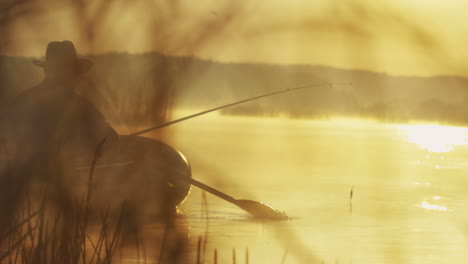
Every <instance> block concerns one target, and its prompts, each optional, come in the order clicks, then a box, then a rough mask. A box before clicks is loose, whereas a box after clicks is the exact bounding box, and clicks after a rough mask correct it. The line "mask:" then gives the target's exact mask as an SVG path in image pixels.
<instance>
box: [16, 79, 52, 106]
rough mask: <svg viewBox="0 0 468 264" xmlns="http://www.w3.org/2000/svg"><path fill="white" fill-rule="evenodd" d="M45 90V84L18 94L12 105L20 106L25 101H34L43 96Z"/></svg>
mask: <svg viewBox="0 0 468 264" xmlns="http://www.w3.org/2000/svg"><path fill="white" fill-rule="evenodd" d="M44 88H45V84H44V83H41V84H38V85H36V86H33V87H31V88H28V89H26V90H24V91H22V92H21V93H20V94H18V95H17V96H16V97H15V98H13V100H12V103H13V104H18V103H21V102H24V101H29V100H32V99H34V98H36V97H39V96H40V95H41V94H42V90H43V89H44Z"/></svg>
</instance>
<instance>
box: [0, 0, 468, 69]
mask: <svg viewBox="0 0 468 264" xmlns="http://www.w3.org/2000/svg"><path fill="white" fill-rule="evenodd" d="M6 1H14V0H6ZM29 1H31V3H30V4H27V5H24V6H20V7H17V8H15V9H13V10H10V12H9V13H8V16H7V17H8V19H7V22H6V23H5V22H4V23H3V25H1V26H2V28H3V29H0V30H2V31H0V33H1V34H2V35H3V36H6V37H4V38H3V40H1V41H0V43H1V45H2V46H1V48H0V52H1V53H2V54H5V55H15V56H18V55H20V56H41V55H43V53H44V51H45V46H46V45H47V43H48V42H49V41H52V40H63V39H69V40H71V41H73V42H74V43H75V44H76V46H77V48H78V51H79V52H80V53H84V54H88V53H94V54H97V53H103V52H110V51H118V52H131V53H141V52H147V51H157V52H161V53H164V54H167V55H178V56H182V55H191V56H197V57H200V58H204V59H212V60H217V61H223V62H252V63H254V62H260V63H274V64H308V65H327V66H333V67H339V68H345V69H364V70H372V71H378V72H384V73H389V74H393V75H417V76H433V75H462V76H468V63H467V62H468V52H466V47H467V46H468V23H465V21H466V18H465V16H466V13H467V12H468V1H461V0H445V1H442V0H393V1H392V0H379V1H371V0H341V1H339V0H313V1H311V0H288V1H281V0H258V1H249V0H236V1H228V0H200V1H193V0H173V1H163V0H134V1H126V0H113V1H111V0H106V1H90V0H76V1H64V0H52V1H47V5H46V4H44V3H43V2H44V1H39V0H29ZM0 21H1V20H0Z"/></svg>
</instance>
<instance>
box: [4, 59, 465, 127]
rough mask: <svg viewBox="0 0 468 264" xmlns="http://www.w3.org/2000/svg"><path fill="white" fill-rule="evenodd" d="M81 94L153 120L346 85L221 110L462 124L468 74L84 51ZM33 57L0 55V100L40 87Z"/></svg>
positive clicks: (124, 115) (115, 113)
mask: <svg viewBox="0 0 468 264" xmlns="http://www.w3.org/2000/svg"><path fill="white" fill-rule="evenodd" d="M88 58H89V59H91V60H92V61H93V62H94V67H93V68H92V70H91V71H90V72H89V73H88V74H87V75H86V76H85V79H84V80H83V82H82V85H80V89H79V92H80V93H81V94H83V95H84V96H86V97H88V98H89V99H90V100H91V101H92V102H93V103H94V104H96V105H97V106H98V108H100V109H101V111H102V112H103V113H104V114H105V115H106V117H107V118H108V119H109V120H110V121H111V122H124V123H127V124H131V123H148V122H151V123H157V122H162V121H164V120H165V119H166V118H167V117H168V114H170V112H171V110H172V109H174V108H184V109H205V108H211V107H215V106H218V105H221V104H225V103H230V102H233V101H237V100H240V99H244V98H248V97H251V96H256V95H259V94H263V93H268V92H271V91H275V90H281V89H286V88H292V87H295V86H301V85H309V84H320V83H343V82H346V83H348V82H350V83H352V85H351V86H340V85H336V86H332V87H328V86H324V87H317V88H312V89H306V90H300V91H295V92H291V93H287V94H281V95H275V96H272V97H269V98H264V99H260V100H258V101H254V102H250V103H247V104H244V105H239V106H235V107H232V108H229V109H226V110H224V111H223V113H224V114H231V115H259V116H288V117H291V118H327V117H331V116H352V117H366V118H375V119H379V120H384V121H397V122H405V121H409V120H424V121H436V122H441V123H454V124H468V107H466V106H467V103H468V79H466V78H462V77H455V76H439V77H430V78H423V77H401V76H390V75H386V74H381V73H375V72H370V71H359V70H343V69H335V68H331V67H324V66H306V65H270V64H252V63H219V62H214V61H209V60H201V59H197V58H192V57H170V56H163V55H160V54H157V53H145V54H136V55H133V54H125V53H109V54H103V55H98V56H88ZM42 78H43V77H42V73H41V70H40V69H39V68H37V67H35V66H33V65H32V64H31V58H23V57H0V103H1V104H2V105H4V104H6V103H7V102H8V101H9V100H11V98H13V97H14V96H15V95H17V94H19V93H20V92H21V91H22V90H25V89H27V88H29V87H32V86H34V85H36V84H38V83H39V82H40V81H41V79H42Z"/></svg>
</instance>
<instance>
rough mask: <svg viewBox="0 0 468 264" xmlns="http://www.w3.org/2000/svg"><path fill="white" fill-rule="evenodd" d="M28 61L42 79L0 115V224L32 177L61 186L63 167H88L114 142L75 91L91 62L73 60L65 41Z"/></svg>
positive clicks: (112, 133) (100, 119)
mask: <svg viewBox="0 0 468 264" xmlns="http://www.w3.org/2000/svg"><path fill="white" fill-rule="evenodd" d="M33 63H34V65H36V66H39V67H41V68H42V69H43V70H44V73H45V79H44V81H43V82H42V83H41V84H39V85H37V86H35V87H33V88H31V89H29V90H26V91H25V92H23V93H21V94H20V95H19V96H17V97H16V98H15V99H13V101H12V102H11V103H10V104H9V105H8V106H6V107H5V108H4V111H3V113H4V114H3V116H0V148H1V150H0V216H1V217H0V218H1V219H0V226H1V225H2V224H3V223H2V219H8V217H6V216H7V215H8V214H10V213H12V211H14V209H15V207H16V206H17V203H18V202H19V201H20V200H21V198H22V196H23V195H24V191H25V187H26V186H27V184H28V183H29V182H30V181H31V179H32V178H33V176H34V178H39V179H42V180H47V181H48V182H52V183H53V184H54V185H56V186H60V182H61V177H60V175H62V174H63V170H65V169H66V167H67V166H69V165H71V166H74V165H75V164H78V163H82V164H90V163H91V162H92V159H93V157H95V154H96V153H97V152H98V151H99V149H100V148H101V147H102V146H103V145H105V144H110V143H109V142H115V141H116V140H117V139H118V135H117V133H116V132H115V130H114V129H113V128H112V127H111V126H110V125H109V124H108V123H107V122H106V120H105V118H104V116H103V115H102V114H101V113H100V112H99V111H98V110H97V109H96V107H95V106H93V105H92V104H91V103H90V102H89V101H88V100H87V99H85V98H84V97H82V96H80V95H78V94H77V93H76V92H75V88H76V87H77V86H78V83H79V80H80V78H81V77H82V75H83V74H84V73H86V72H87V71H88V70H89V69H90V68H91V66H92V63H91V62H90V61H88V60H85V59H81V58H78V56H77V53H76V50H75V47H74V45H73V44H72V43H71V42H70V41H62V42H51V43H49V44H48V46H47V50H46V55H45V61H38V60H35V61H33ZM51 177H53V178H51ZM55 189H60V187H59V188H55ZM63 202H64V203H66V199H64V201H63ZM64 206H66V205H65V204H64ZM0 231H1V230H0Z"/></svg>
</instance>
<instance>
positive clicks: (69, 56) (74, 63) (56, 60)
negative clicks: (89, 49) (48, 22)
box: [33, 40, 93, 74]
mask: <svg viewBox="0 0 468 264" xmlns="http://www.w3.org/2000/svg"><path fill="white" fill-rule="evenodd" d="M33 64H34V65H36V66H38V67H41V68H44V67H45V66H46V65H48V64H51V65H53V64H56V65H58V66H63V67H73V68H75V69H76V73H77V74H81V73H85V72H87V71H88V70H89V69H91V66H92V65H93V63H92V62H91V61H90V60H86V59H81V58H78V56H77V55H76V49H75V46H74V45H73V43H71V42H70V41H68V40H65V41H62V42H59V41H53V42H50V43H49V44H48V45H47V50H46V56H45V61H41V60H33Z"/></svg>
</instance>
